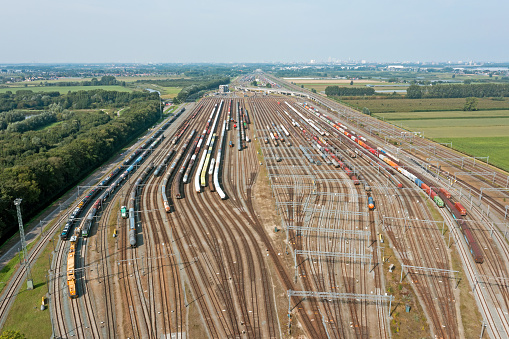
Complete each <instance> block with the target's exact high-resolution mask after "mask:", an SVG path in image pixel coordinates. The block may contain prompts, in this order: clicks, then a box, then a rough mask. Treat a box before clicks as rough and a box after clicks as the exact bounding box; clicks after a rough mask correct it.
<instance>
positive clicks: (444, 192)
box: [440, 188, 451, 199]
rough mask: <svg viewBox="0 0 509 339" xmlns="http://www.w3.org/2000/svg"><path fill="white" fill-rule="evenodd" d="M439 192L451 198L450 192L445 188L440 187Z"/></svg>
mask: <svg viewBox="0 0 509 339" xmlns="http://www.w3.org/2000/svg"><path fill="white" fill-rule="evenodd" d="M440 192H441V193H442V194H443V195H445V197H446V198H447V199H451V193H449V192H447V190H446V189H445V188H441V189H440Z"/></svg>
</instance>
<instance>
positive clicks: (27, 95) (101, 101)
mask: <svg viewBox="0 0 509 339" xmlns="http://www.w3.org/2000/svg"><path fill="white" fill-rule="evenodd" d="M141 98H143V99H144V98H147V93H144V92H140V91H135V92H117V91H105V90H103V89H96V90H92V91H77V92H69V93H67V94H62V95H60V93H59V92H34V91H32V90H18V91H16V92H15V93H13V92H11V91H7V92H5V93H1V94H0V112H6V111H11V110H14V109H38V110H43V109H47V108H48V107H49V106H50V105H51V104H59V105H60V106H61V107H62V108H63V109H87V108H92V109H94V108H100V107H105V106H108V107H123V106H126V104H127V103H129V102H131V101H132V100H135V99H141ZM152 98H155V99H158V98H159V96H158V94H157V93H153V94H152Z"/></svg>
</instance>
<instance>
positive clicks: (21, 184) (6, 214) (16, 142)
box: [0, 93, 160, 240]
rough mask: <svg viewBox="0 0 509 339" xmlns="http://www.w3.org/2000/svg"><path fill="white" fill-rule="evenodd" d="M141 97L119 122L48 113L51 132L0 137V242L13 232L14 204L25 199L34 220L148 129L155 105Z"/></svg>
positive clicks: (98, 116)
mask: <svg viewBox="0 0 509 339" xmlns="http://www.w3.org/2000/svg"><path fill="white" fill-rule="evenodd" d="M145 95H146V98H145V99H144V100H140V99H133V100H132V101H131V102H129V103H128V104H129V107H130V108H129V109H126V110H124V111H123V113H122V115H121V116H120V117H111V116H109V115H108V114H106V113H104V112H102V111H97V112H70V111H68V110H65V109H64V110H61V112H59V113H55V112H52V114H56V117H57V120H59V121H62V123H60V124H56V125H55V126H51V127H50V128H47V129H43V130H37V131H27V132H23V133H20V132H8V131H3V132H2V133H0V144H1V145H2V147H1V150H0V152H1V156H0V160H1V162H0V210H1V211H2V213H1V214H0V239H2V240H5V238H7V237H9V236H10V235H11V234H13V233H14V232H15V231H16V225H17V223H16V211H15V208H14V207H15V206H14V204H13V200H14V199H15V198H22V199H23V206H24V210H23V216H24V217H25V218H26V219H29V218H31V217H33V216H34V215H35V214H36V213H37V211H39V210H40V209H41V208H44V207H45V206H47V205H49V204H50V203H51V202H52V201H53V200H54V199H56V198H57V197H58V196H60V195H61V194H63V193H64V192H65V191H66V190H68V189H69V188H71V187H72V186H73V185H76V184H77V183H78V182H79V181H80V180H82V179H83V178H84V177H85V176H86V175H88V174H89V173H90V172H91V171H93V170H94V169H95V168H97V167H98V166H100V165H101V164H102V163H104V161H106V160H107V159H108V158H110V157H111V156H112V155H113V154H115V153H116V152H118V150H119V149H120V148H121V147H123V146H124V145H126V144H127V143H128V142H130V141H131V140H132V139H133V138H136V137H137V136H138V135H139V134H140V133H142V132H143V131H145V130H146V129H147V128H148V127H149V126H150V125H152V124H153V123H154V122H155V121H156V120H157V118H158V117H159V114H160V112H159V100H158V97H157V94H156V97H157V99H154V98H152V95H149V94H148V93H145ZM75 99H78V97H75ZM71 106H72V104H71ZM52 108H53V109H54V110H55V111H57V110H59V108H61V107H55V106H53V107H52Z"/></svg>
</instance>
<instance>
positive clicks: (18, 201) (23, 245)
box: [14, 198, 34, 290]
mask: <svg viewBox="0 0 509 339" xmlns="http://www.w3.org/2000/svg"><path fill="white" fill-rule="evenodd" d="M21 200H22V199H20V198H18V199H16V200H14V205H16V211H17V214H18V224H19V236H20V238H21V239H20V241H21V251H22V252H23V262H24V264H25V266H26V269H27V289H29V290H32V289H33V288H34V283H33V281H32V272H31V271H30V262H29V261H28V256H27V243H26V241H25V230H24V229H23V219H22V218H21V207H20V205H21Z"/></svg>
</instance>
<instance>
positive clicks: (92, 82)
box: [41, 75, 126, 87]
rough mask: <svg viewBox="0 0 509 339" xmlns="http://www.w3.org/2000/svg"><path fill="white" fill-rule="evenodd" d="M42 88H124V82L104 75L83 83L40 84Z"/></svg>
mask: <svg viewBox="0 0 509 339" xmlns="http://www.w3.org/2000/svg"><path fill="white" fill-rule="evenodd" d="M41 85H43V86H50V87H51V86H111V85H118V86H124V87H125V86H126V82H125V81H119V80H117V79H116V78H115V77H114V76H113V75H105V76H103V77H101V80H98V79H97V78H92V80H83V81H59V82H47V81H45V82H41Z"/></svg>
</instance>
